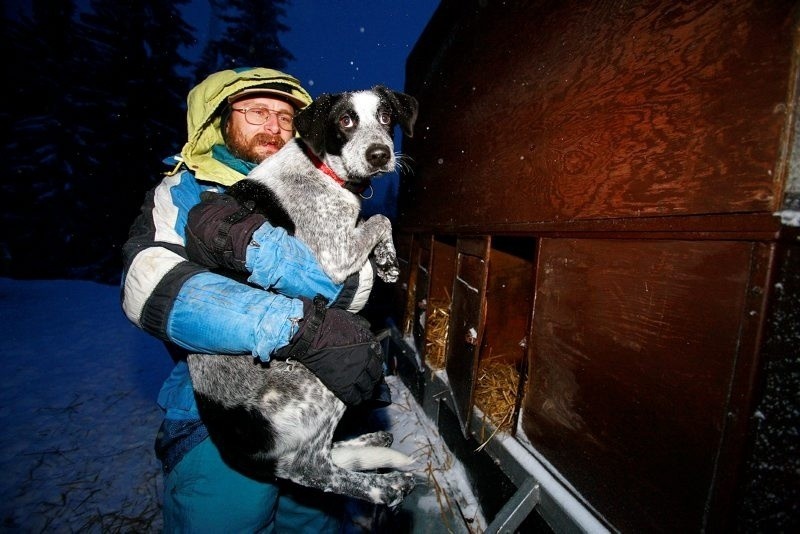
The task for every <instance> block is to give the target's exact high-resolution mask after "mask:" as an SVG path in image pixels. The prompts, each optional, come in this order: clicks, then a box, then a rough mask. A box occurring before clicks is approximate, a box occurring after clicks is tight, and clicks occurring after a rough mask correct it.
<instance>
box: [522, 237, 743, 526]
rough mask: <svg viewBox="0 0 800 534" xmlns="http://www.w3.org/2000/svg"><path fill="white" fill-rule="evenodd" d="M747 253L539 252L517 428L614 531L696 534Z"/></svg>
mask: <svg viewBox="0 0 800 534" xmlns="http://www.w3.org/2000/svg"><path fill="white" fill-rule="evenodd" d="M752 252H753V246H752V245H751V244H748V243H737V242H691V241H649V242H648V241H634V240H631V241H623V240H619V241H617V240H560V239H556V240H551V239H545V240H542V242H541V248H540V252H539V264H538V270H537V290H536V299H535V304H534V307H535V309H534V324H533V328H532V338H533V339H532V351H531V365H530V370H529V382H528V386H527V389H526V397H525V400H524V409H523V413H524V420H523V428H524V431H525V434H526V436H527V437H528V438H529V439H530V441H531V442H532V444H533V445H534V446H535V447H536V448H537V450H539V451H540V452H542V453H543V454H544V455H545V456H546V457H547V459H548V460H549V461H550V462H551V463H552V464H553V465H554V466H555V467H556V468H557V469H558V470H559V471H560V472H561V473H562V474H563V475H564V476H566V477H567V478H568V479H569V481H570V483H571V484H573V485H574V486H575V487H576V488H577V489H578V491H579V492H581V493H582V494H583V495H584V496H585V497H586V498H587V499H588V500H589V501H590V502H591V503H592V504H593V505H594V506H595V507H596V508H597V509H598V510H599V511H600V512H601V513H602V514H604V516H605V517H606V518H607V519H608V520H609V521H611V522H612V523H613V524H614V525H615V526H616V527H617V528H620V529H622V530H623V531H630V532H654V531H658V532H697V531H700V530H701V527H702V526H703V521H704V507H705V506H706V503H707V499H708V497H709V494H710V491H711V487H712V482H713V475H714V466H715V462H716V461H717V459H718V454H719V452H720V444H721V441H722V438H723V432H724V426H725V424H726V413H727V412H728V409H729V408H730V406H729V402H730V399H729V395H730V388H731V381H732V379H733V376H734V366H735V364H736V359H737V355H738V347H739V342H740V337H739V336H740V329H741V328H742V324H743V318H744V317H745V316H746V309H745V304H746V296H747V290H748V283H749V277H750V272H751V255H752Z"/></svg>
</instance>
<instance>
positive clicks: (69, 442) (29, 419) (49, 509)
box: [0, 278, 483, 533]
mask: <svg viewBox="0 0 800 534" xmlns="http://www.w3.org/2000/svg"><path fill="white" fill-rule="evenodd" d="M0 317H2V320H1V321H0V339H2V351H0V365H2V379H1V380H2V388H0V429H2V430H1V431H0V452H1V453H2V454H1V455H0V472H2V477H0V503H2V504H0V506H1V507H2V527H0V529H2V531H3V532H45V531H46V532H76V531H80V532H104V533H106V532H158V531H159V530H160V527H161V513H160V504H159V503H160V500H161V491H162V485H161V475H160V466H159V464H158V462H157V460H156V459H155V456H154V453H153V440H154V437H155V433H156V429H157V428H158V425H159V423H160V420H161V412H160V410H159V409H158V407H157V406H156V403H155V398H156V395H157V393H158V389H159V388H160V386H161V382H162V381H163V380H164V378H165V377H166V376H167V375H168V374H169V371H170V369H171V366H172V363H171V360H170V357H169V355H168V354H167V352H166V350H165V349H164V347H163V346H162V345H161V343H160V342H158V341H157V340H155V339H154V338H152V337H150V336H148V335H146V334H144V333H143V332H141V331H140V330H138V329H137V328H135V327H134V326H133V325H131V324H130V323H129V322H128V320H127V319H126V318H125V316H124V315H123V314H122V311H121V309H120V306H119V289H118V288H116V287H111V286H106V285H101V284H96V283H93V282H84V281H19V280H10V279H4V278H0ZM387 381H388V382H389V385H390V387H391V388H392V390H393V396H394V401H395V404H394V405H392V406H391V407H389V408H385V409H383V410H382V411H381V412H383V413H376V414H374V416H375V417H379V418H382V419H384V420H386V421H388V422H389V423H390V425H391V431H392V432H393V433H394V435H395V444H394V448H397V449H398V450H402V451H403V452H406V453H407V454H410V455H412V456H414V457H415V458H417V459H418V463H417V465H418V468H419V469H418V471H419V478H420V479H421V480H422V482H421V483H420V484H419V485H418V487H417V489H415V490H414V492H413V493H412V494H411V496H410V497H409V498H408V499H407V500H406V503H405V504H404V506H403V508H402V509H401V510H399V511H397V512H396V513H398V514H405V516H406V522H405V525H406V526H407V528H408V530H407V531H413V532H448V531H453V527H454V525H452V522H451V519H450V518H449V513H452V512H453V511H457V512H456V513H457V514H462V515H463V516H464V517H474V518H475V521H476V523H474V524H475V525H481V524H483V519H482V517H480V514H479V512H478V508H477V505H476V504H475V501H474V498H473V497H472V496H471V495H470V494H469V492H468V491H466V492H464V491H462V488H468V487H469V484H468V483H467V482H466V477H465V475H464V474H463V473H464V471H463V467H462V466H461V465H460V464H459V463H458V462H457V461H456V460H455V459H454V458H453V456H452V455H451V454H450V453H449V451H448V450H447V448H446V446H445V445H444V443H443V442H442V441H441V439H440V438H439V436H438V433H437V431H436V429H435V426H434V425H433V423H432V422H430V420H428V419H427V418H426V417H425V415H424V413H423V412H422V409H421V408H420V407H419V406H418V405H417V403H416V402H415V401H414V399H413V397H412V396H411V395H410V393H409V391H408V390H407V389H406V388H405V386H404V385H403V384H402V382H401V381H400V380H399V379H398V378H397V377H393V376H392V377H388V380H387ZM408 516H410V517H411V518H410V519H409V518H408ZM455 531H458V529H456V530H455Z"/></svg>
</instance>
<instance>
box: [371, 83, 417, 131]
mask: <svg viewBox="0 0 800 534" xmlns="http://www.w3.org/2000/svg"><path fill="white" fill-rule="evenodd" d="M372 90H373V91H375V92H376V93H378V95H380V97H381V100H384V101H385V102H386V103H388V104H389V105H390V106H391V108H392V111H393V112H394V114H395V117H396V118H397V124H399V125H400V129H401V130H403V133H404V134H406V135H407V136H408V137H414V123H415V122H417V111H418V110H419V103H418V102H417V99H416V98H414V97H413V96H410V95H407V94H405V93H400V92H398V91H392V90H391V89H389V88H388V87H384V86H383V85H376V86H375V87H373V88H372Z"/></svg>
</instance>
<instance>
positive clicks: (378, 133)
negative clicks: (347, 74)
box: [294, 85, 418, 186]
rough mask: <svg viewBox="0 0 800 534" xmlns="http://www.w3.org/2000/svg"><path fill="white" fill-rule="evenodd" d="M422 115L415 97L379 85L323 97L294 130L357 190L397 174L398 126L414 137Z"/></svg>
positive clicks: (297, 119)
mask: <svg viewBox="0 0 800 534" xmlns="http://www.w3.org/2000/svg"><path fill="white" fill-rule="evenodd" d="M417 109H418V104H417V100H416V99H415V98H414V97H412V96H409V95H406V94H403V93H398V92H397V91H392V90H390V89H387V88H386V87H384V86H381V85H378V86H375V87H373V88H372V89H370V90H366V91H357V92H348V93H338V94H333V95H331V94H323V95H321V96H319V97H318V98H317V99H316V100H314V102H312V103H311V105H309V106H308V107H306V108H304V109H303V110H301V111H299V112H298V113H297V115H295V119H294V125H295V128H297V132H298V134H299V135H300V137H302V138H303V140H304V141H305V142H306V144H307V145H308V146H309V147H310V148H311V150H312V151H313V152H314V153H315V154H316V155H317V156H318V157H319V158H320V159H322V160H324V161H325V162H326V163H327V164H328V165H330V166H331V167H332V168H333V169H334V170H336V171H337V173H339V174H340V175H341V176H342V177H344V178H345V179H346V180H347V182H348V183H349V184H350V185H355V186H357V185H358V184H360V183H364V182H368V181H369V180H370V179H371V178H372V177H374V176H377V175H378V174H382V173H386V172H389V171H392V170H394V167H395V163H396V160H395V154H394V144H393V142H392V134H393V131H394V126H395V125H399V126H400V129H401V130H402V131H403V133H404V134H406V135H407V136H409V137H411V136H412V135H413V133H414V123H415V122H416V120H417Z"/></svg>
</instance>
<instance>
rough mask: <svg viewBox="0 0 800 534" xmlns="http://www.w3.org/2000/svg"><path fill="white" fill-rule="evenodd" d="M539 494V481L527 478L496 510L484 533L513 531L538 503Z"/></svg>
mask: <svg viewBox="0 0 800 534" xmlns="http://www.w3.org/2000/svg"><path fill="white" fill-rule="evenodd" d="M539 496H540V492H539V483H538V482H536V480H535V479H534V478H533V477H530V478H527V479H526V480H525V482H523V483H522V485H521V486H520V487H519V488H517V491H516V492H515V493H514V495H512V496H511V498H510V499H509V500H508V502H506V503H505V504H504V505H503V507H502V508H501V509H500V511H499V512H497V515H496V516H495V518H494V519H493V520H492V522H491V524H489V526H488V527H486V530H485V531H484V534H500V533H513V532H514V531H515V530H516V528H517V527H518V526H519V525H520V524H521V523H522V522H523V521H524V520H525V518H526V517H528V515H529V514H530V513H531V512H532V511H533V509H534V508H535V507H536V505H537V504H539Z"/></svg>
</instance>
